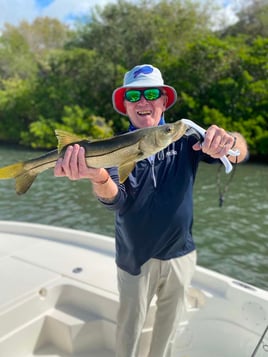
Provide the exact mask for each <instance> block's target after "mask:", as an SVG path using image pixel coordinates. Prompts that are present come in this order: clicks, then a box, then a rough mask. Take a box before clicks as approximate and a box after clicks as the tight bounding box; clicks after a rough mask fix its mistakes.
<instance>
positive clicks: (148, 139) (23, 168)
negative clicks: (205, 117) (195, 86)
mask: <svg viewBox="0 0 268 357" xmlns="http://www.w3.org/2000/svg"><path fill="white" fill-rule="evenodd" d="M187 129H188V126H187V125H186V124H184V123H183V122H181V121H180V120H179V121H177V122H175V123H172V124H165V125H161V126H157V127H149V128H143V129H138V130H136V131H133V132H129V133H126V134H122V135H118V136H114V137H112V138H108V139H103V140H96V141H89V140H88V139H84V140H81V137H78V136H77V135H74V134H70V133H67V132H65V131H61V130H56V131H55V133H56V136H57V138H58V149H57V150H52V151H49V152H48V153H46V154H44V155H42V156H40V157H37V158H35V159H31V160H27V161H24V162H18V163H16V164H13V165H9V166H5V167H2V168H0V179H10V178H14V179H15V180H16V192H17V194H19V195H20V194H23V193H25V192H27V190H28V189H29V188H30V186H31V185H32V183H33V181H34V179H35V178H36V176H37V175H38V174H40V173H41V172H43V171H45V170H47V169H49V168H53V167H54V166H55V165H56V162H57V160H58V158H59V157H63V156H64V153H65V151H66V149H67V147H68V145H71V144H79V145H80V146H83V147H84V148H85V157H86V162H87V165H88V166H90V167H95V168H101V167H103V168H108V167H113V166H117V167H118V170H119V178H120V182H121V183H123V182H124V181H125V180H126V179H127V177H128V175H129V174H130V172H131V171H132V170H133V168H134V166H135V164H136V162H138V161H140V160H143V159H145V158H147V157H149V156H151V155H153V154H155V153H157V152H159V151H161V150H162V149H164V148H165V147H167V146H168V145H169V144H171V143H172V142H174V141H176V140H178V139H179V138H180V137H181V136H183V135H184V134H185V132H186V130H187Z"/></svg>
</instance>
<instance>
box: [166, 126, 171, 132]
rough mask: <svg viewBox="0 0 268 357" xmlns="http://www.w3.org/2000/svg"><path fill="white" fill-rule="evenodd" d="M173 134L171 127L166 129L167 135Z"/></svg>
mask: <svg viewBox="0 0 268 357" xmlns="http://www.w3.org/2000/svg"><path fill="white" fill-rule="evenodd" d="M171 132H172V129H171V127H170V126H167V127H166V133H167V134H168V133H171Z"/></svg>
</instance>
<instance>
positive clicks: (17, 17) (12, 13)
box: [0, 0, 249, 31]
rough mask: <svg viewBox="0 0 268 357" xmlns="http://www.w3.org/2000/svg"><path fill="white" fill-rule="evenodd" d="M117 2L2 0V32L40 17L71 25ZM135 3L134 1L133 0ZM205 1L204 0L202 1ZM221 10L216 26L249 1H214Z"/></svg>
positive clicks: (227, 21) (0, 20) (0, 15)
mask: <svg viewBox="0 0 268 357" xmlns="http://www.w3.org/2000/svg"><path fill="white" fill-rule="evenodd" d="M115 1H116V0H54V1H52V2H51V3H50V4H49V5H47V6H44V5H43V6H42V4H44V1H43V0H0V31H1V29H3V26H4V23H10V24H12V25H14V26H17V25H18V24H19V23H20V22H21V21H23V20H26V21H28V22H32V21H33V20H34V19H35V18H36V17H38V16H49V17H53V18H57V19H59V20H60V21H62V22H66V23H69V24H71V23H72V21H73V20H74V19H75V17H77V16H83V15H87V14H88V13H89V11H90V9H91V8H93V7H94V6H95V5H101V6H103V5H105V4H107V3H111V2H115ZM133 1H134V0H133ZM200 1H203V0H200ZM214 1H215V4H219V6H220V7H221V9H220V10H219V11H218V12H217V13H215V16H214V18H215V20H214V23H215V26H217V25H216V24H217V23H219V22H220V21H221V22H223V21H224V23H225V24H231V23H234V22H235V21H236V20H237V18H236V15H235V11H237V9H238V8H239V7H240V6H241V4H242V2H243V1H246V2H247V1H249V0H214Z"/></svg>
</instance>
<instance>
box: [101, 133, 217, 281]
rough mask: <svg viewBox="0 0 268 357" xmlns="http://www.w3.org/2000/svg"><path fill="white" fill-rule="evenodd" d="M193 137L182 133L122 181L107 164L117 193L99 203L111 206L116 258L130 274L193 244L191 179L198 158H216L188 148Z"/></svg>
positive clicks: (180, 251) (193, 246)
mask: <svg viewBox="0 0 268 357" xmlns="http://www.w3.org/2000/svg"><path fill="white" fill-rule="evenodd" d="M196 140H197V139H196V138H195V137H194V136H190V137H182V138H181V139H180V140H178V141H177V142H174V143H172V144H171V145H169V146H168V147H167V148H166V149H164V150H162V151H160V152H159V153H157V154H156V155H155V157H154V158H149V159H145V160H142V161H140V162H138V163H137V164H136V166H135V168H134V170H133V171H132V173H131V174H130V175H129V177H128V179H127V180H126V181H125V183H124V184H119V177H118V170H117V168H111V169H109V173H110V175H111V177H112V179H113V180H114V181H115V182H116V183H117V184H118V187H119V193H118V195H117V197H116V199H115V201H114V202H112V203H109V204H108V203H105V202H103V204H104V205H105V206H106V207H107V208H109V209H112V210H114V211H115V239H116V263H117V265H118V266H119V267H120V268H121V269H123V270H125V271H127V272H128V273H130V274H132V275H137V274H139V273H140V267H141V265H142V264H144V263H145V262H146V261H148V260H149V259H151V258H157V259H161V260H167V259H171V258H176V257H179V256H183V255H186V254H188V253H190V252H191V251H193V250H194V249H195V244H194V240H193V237H192V224H193V184H194V181H195V176H196V171H197V168H198V164H199V162H200V160H204V161H207V162H213V161H214V162H215V160H214V159H212V158H210V157H209V156H207V155H204V154H203V153H202V151H194V150H193V149H192V146H193V144H194V143H195V142H196Z"/></svg>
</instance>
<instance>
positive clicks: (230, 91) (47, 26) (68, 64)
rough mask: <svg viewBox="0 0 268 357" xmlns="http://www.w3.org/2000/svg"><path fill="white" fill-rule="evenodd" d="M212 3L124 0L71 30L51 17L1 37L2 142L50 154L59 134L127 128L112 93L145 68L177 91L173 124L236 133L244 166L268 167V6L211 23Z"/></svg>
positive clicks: (95, 134) (100, 134) (94, 134)
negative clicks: (245, 151) (182, 121)
mask: <svg viewBox="0 0 268 357" xmlns="http://www.w3.org/2000/svg"><path fill="white" fill-rule="evenodd" d="M213 10H214V7H213V6H212V5H211V1H209V0H207V1H202V2H201V1H200V2H196V1H192V0H190V1H187V2H185V1H182V0H172V1H171V0H160V1H155V0H146V1H145V2H144V1H142V0H141V1H138V2H130V1H125V0H118V1H117V2H114V3H112V4H107V5H106V6H104V7H102V8H101V7H95V8H94V9H93V10H92V11H91V12H90V13H89V14H88V17H87V18H86V19H85V18H84V19H83V20H81V21H80V22H79V21H77V25H76V27H75V28H69V27H68V26H67V25H65V24H63V23H61V22H60V21H58V20H56V19H53V18H48V17H44V18H36V19H35V20H34V21H33V22H32V23H28V22H26V21H23V22H21V23H20V24H19V25H18V26H12V25H10V24H5V26H4V28H3V29H1V35H0V145H21V147H25V148H32V149H41V150H50V149H54V148H55V147H56V146H57V140H56V137H55V134H54V130H55V129H61V130H67V131H70V132H74V133H76V134H78V135H82V136H85V137H88V135H89V134H90V138H92V139H94V138H98V139H100V138H105V137H110V136H113V135H116V134H119V133H122V132H124V131H125V130H126V129H127V127H128V121H127V119H126V118H125V117H122V116H120V115H119V114H118V113H115V111H114V110H113V107H112V102H111V95H112V92H113V90H114V88H116V87H119V86H120V85H121V84H122V83H121V81H122V77H123V74H124V73H125V72H126V71H127V70H128V69H129V68H131V67H133V66H134V65H136V64H139V63H151V64H153V65H154V66H156V67H158V68H160V69H161V72H162V73H163V76H164V78H165V82H166V83H168V84H170V85H171V86H173V87H174V88H175V89H176V90H177V92H178V102H177V103H176V105H174V107H172V108H171V109H170V110H169V111H168V113H167V115H166V118H167V122H174V121H176V120H178V118H190V119H191V120H193V121H194V122H196V123H198V124H199V125H201V126H202V127H204V128H206V127H208V126H209V125H210V124H212V123H215V124H217V125H219V126H222V127H224V128H225V129H226V130H229V131H239V132H241V134H242V135H243V136H244V137H245V139H246V141H247V143H248V146H249V151H250V158H249V160H248V162H264V163H267V162H268V68H267V63H268V4H267V0H260V1H258V2H255V1H254V2H252V4H251V5H247V6H246V5H244V7H243V8H241V9H240V11H239V12H238V13H237V14H236V15H237V17H238V21H237V22H236V23H235V24H233V25H229V26H227V25H225V24H224V22H223V23H221V24H220V23H219V24H218V27H217V29H215V26H214V27H213V26H212V25H213Z"/></svg>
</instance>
